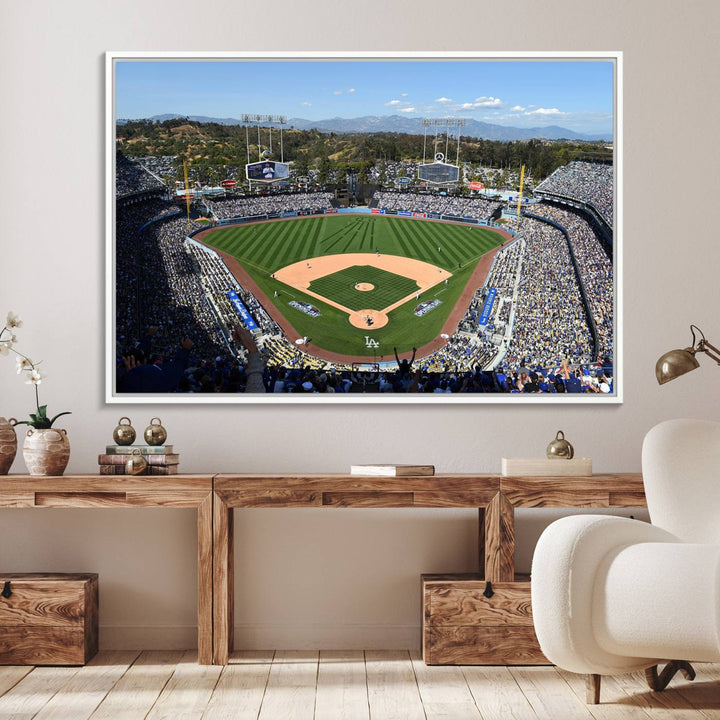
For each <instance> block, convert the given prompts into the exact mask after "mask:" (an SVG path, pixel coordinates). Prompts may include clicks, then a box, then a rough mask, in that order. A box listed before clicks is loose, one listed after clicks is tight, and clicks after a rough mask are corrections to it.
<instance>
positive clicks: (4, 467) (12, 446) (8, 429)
mask: <svg viewBox="0 0 720 720" xmlns="http://www.w3.org/2000/svg"><path fill="white" fill-rule="evenodd" d="M14 424H15V419H14V418H10V420H6V419H5V418H4V417H0V475H7V474H8V473H9V472H10V466H11V465H12V464H13V460H14V459H15V453H17V435H15V428H14V427H13V425H14Z"/></svg>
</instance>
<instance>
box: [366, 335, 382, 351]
mask: <svg viewBox="0 0 720 720" xmlns="http://www.w3.org/2000/svg"><path fill="white" fill-rule="evenodd" d="M365 347H366V348H379V347H380V343H379V342H378V341H377V340H375V339H373V338H371V337H369V336H368V335H366V336H365Z"/></svg>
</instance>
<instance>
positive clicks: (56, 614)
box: [0, 573, 98, 665]
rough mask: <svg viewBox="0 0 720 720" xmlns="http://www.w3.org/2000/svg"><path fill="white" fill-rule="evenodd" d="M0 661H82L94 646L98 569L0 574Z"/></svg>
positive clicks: (77, 663) (39, 662) (95, 649)
mask: <svg viewBox="0 0 720 720" xmlns="http://www.w3.org/2000/svg"><path fill="white" fill-rule="evenodd" d="M0 588H2V591H1V592H0V665H84V664H85V663H86V662H88V661H89V660H90V659H91V658H92V657H93V656H94V655H95V654H96V653H97V651H98V576H97V574H96V573H82V574H67V573H63V574H60V573H9V574H7V575H2V574H0Z"/></svg>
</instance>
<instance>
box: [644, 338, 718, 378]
mask: <svg viewBox="0 0 720 720" xmlns="http://www.w3.org/2000/svg"><path fill="white" fill-rule="evenodd" d="M696 330H697V332H698V334H699V335H700V340H698V339H697V335H696V334H695V331H696ZM690 332H691V333H692V345H691V346H690V347H686V348H685V349H684V350H670V352H666V353H665V354H664V355H662V356H661V357H660V358H659V359H658V361H657V362H656V363H655V377H656V378H657V381H658V382H659V383H660V385H663V384H664V383H666V382H669V381H670V380H674V379H675V378H676V377H680V375H684V374H685V373H686V372H690V370H694V369H695V368H697V367H700V363H699V362H698V361H697V358H696V357H695V355H696V354H697V353H699V352H704V353H705V354H706V355H707V356H708V357H710V358H712V359H713V360H714V361H715V362H716V363H717V364H718V365H720V350H718V349H717V348H716V347H715V346H713V345H711V344H710V343H709V342H708V341H707V340H706V339H705V335H704V334H703V331H702V330H701V329H700V328H699V327H697V326H696V325H691V326H690Z"/></svg>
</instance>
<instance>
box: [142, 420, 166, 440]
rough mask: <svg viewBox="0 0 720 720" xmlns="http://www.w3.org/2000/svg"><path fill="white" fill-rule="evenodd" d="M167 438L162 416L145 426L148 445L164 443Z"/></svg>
mask: <svg viewBox="0 0 720 720" xmlns="http://www.w3.org/2000/svg"><path fill="white" fill-rule="evenodd" d="M156 420H157V422H155V421H156ZM166 440H167V431H166V430H165V428H164V427H163V426H162V421H161V420H160V418H156V417H155V418H153V419H152V420H151V421H150V424H149V425H148V426H147V427H146V428H145V442H146V443H147V444H148V445H162V444H163V443H164V442H165V441H166Z"/></svg>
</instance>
